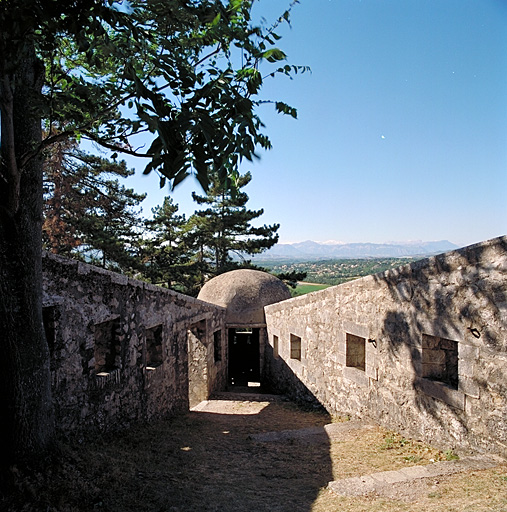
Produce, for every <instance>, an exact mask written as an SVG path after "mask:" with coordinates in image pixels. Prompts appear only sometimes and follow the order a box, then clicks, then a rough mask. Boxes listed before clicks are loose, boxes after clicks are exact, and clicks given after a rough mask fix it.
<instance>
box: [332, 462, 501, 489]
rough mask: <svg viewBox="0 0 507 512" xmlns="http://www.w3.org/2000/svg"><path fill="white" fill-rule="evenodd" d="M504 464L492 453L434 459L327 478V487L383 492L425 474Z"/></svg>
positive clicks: (444, 474)
mask: <svg viewBox="0 0 507 512" xmlns="http://www.w3.org/2000/svg"><path fill="white" fill-rule="evenodd" d="M502 463H503V464H505V461H504V460H503V459H502V460H500V459H499V458H497V457H494V456H484V455H476V456H469V457H463V458H461V459H459V460H452V461H441V462H434V463H433V464H428V465H425V466H411V467H408V468H403V469H399V470H395V471H382V472H379V473H371V474H369V475H363V476H356V477H351V478H344V479H341V480H333V481H332V482H329V484H328V489H330V490H331V491H332V492H334V493H335V494H338V495H340V496H365V495H368V494H383V491H384V490H385V489H386V488H390V487H391V486H392V485H393V484H404V483H406V484H410V483H412V482H414V481H417V480H421V479H424V478H436V477H442V476H448V475H453V474H456V473H463V472H469V471H474V470H482V469H490V468H494V467H497V466H499V465H500V464H502Z"/></svg>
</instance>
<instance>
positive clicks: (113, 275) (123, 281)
mask: <svg viewBox="0 0 507 512" xmlns="http://www.w3.org/2000/svg"><path fill="white" fill-rule="evenodd" d="M44 260H49V261H53V262H55V263H57V264H59V265H64V266H67V267H71V268H73V269H74V270H75V271H76V273H77V274H81V275H86V274H94V275H96V276H104V277H106V278H109V280H110V282H111V283H112V284H116V285H118V286H133V287H139V288H143V289H144V290H147V291H150V292H155V293H162V294H163V295H168V296H172V297H176V298H179V299H181V300H185V301H186V302H188V303H191V304H194V305H196V306H208V307H213V308H215V309H218V310H222V311H225V310H226V308H224V307H222V306H218V305H216V304H211V303H210V302H206V301H203V300H200V299H196V298H195V297H191V296H190V295H185V294H183V293H179V292H176V291H174V290H170V289H169V288H163V287H162V286H157V285H154V284H151V283H147V282H145V281H141V280H139V279H133V278H130V277H127V276H125V275H123V274H119V273H118V272H113V271H111V270H106V269H103V268H100V267H96V266H95V265H90V264H89V263H84V262H82V261H78V260H73V259H70V258H65V257H63V256H60V255H58V254H52V253H50V252H47V251H42V261H43V264H44ZM43 269H44V267H43Z"/></svg>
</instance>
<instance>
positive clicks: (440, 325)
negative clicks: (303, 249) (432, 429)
mask: <svg viewBox="0 0 507 512" xmlns="http://www.w3.org/2000/svg"><path fill="white" fill-rule="evenodd" d="M496 242H497V243H499V244H500V249H501V250H504V251H505V250H507V247H506V245H507V243H506V241H505V239H500V240H499V241H498V240H497V241H496ZM487 251H492V248H491V243H486V244H484V245H483V246H478V247H477V246H476V247H473V248H465V249H461V250H459V251H454V252H452V253H446V254H442V255H439V256H436V257H434V258H430V259H429V260H422V261H420V262H416V263H414V264H412V265H406V266H403V267H400V268H399V269H395V270H392V271H389V272H387V273H385V274H378V275H375V276H374V279H375V281H376V282H377V284H379V285H380V286H387V289H388V291H389V294H390V297H391V299H392V300H393V302H394V303H395V304H396V307H395V308H394V309H393V310H391V311H388V312H387V313H386V314H385V316H384V320H383V325H382V329H381V333H380V335H381V338H382V340H383V341H384V342H385V345H386V350H387V357H388V358H389V359H390V360H391V362H392V363H394V364H395V363H396V362H401V363H402V364H404V362H405V360H406V357H408V358H409V359H410V363H411V365H412V370H413V375H414V378H413V381H412V386H413V388H414V390H415V392H416V398H415V403H416V407H417V409H418V410H419V412H421V413H424V414H428V415H430V416H431V417H432V418H433V419H434V421H435V422H437V423H438V425H439V426H440V427H441V428H442V429H443V430H444V431H446V432H447V433H449V426H450V422H452V424H453V432H454V433H455V435H458V436H461V435H466V433H467V421H466V417H465V413H464V411H463V407H462V406H460V405H457V404H456V403H453V401H452V399H451V400H450V402H448V401H447V400H445V399H444V400H438V401H436V395H438V392H437V393H436V395H435V393H433V392H432V389H435V390H437V391H438V390H439V389H440V390H441V392H442V393H443V395H445V394H448V395H449V396H451V398H452V393H453V391H452V388H457V390H459V391H465V394H466V386H467V384H469V385H470V384H471V385H473V386H474V387H475V389H477V386H478V388H479V390H480V393H482V392H483V391H484V390H486V389H487V388H488V387H490V388H491V385H492V384H491V381H495V379H490V378H489V376H488V374H485V373H484V365H481V364H480V361H479V359H478V354H479V352H478V350H475V349H476V348H478V347H485V348H487V349H489V350H493V351H503V352H505V350H506V348H507V340H505V339H502V338H500V337H499V335H498V331H497V330H495V328H494V325H495V323H501V322H505V320H504V319H502V312H501V310H500V309H499V307H498V304H501V303H505V302H507V291H506V289H505V286H504V284H502V281H501V280H498V281H495V280H494V279H490V276H491V274H492V273H494V272H497V271H500V272H502V269H501V268H500V266H499V265H498V262H497V263H495V260H494V258H492V259H490V260H488V255H487V254H486V252H487ZM497 254H498V253H497ZM490 255H491V252H490ZM490 255H489V256H490ZM503 272H505V271H503ZM503 283H505V277H504V278H503ZM504 314H505V313H504ZM424 335H428V338H431V337H434V338H438V339H441V338H445V339H448V340H455V341H456V342H459V344H460V345H461V348H462V350H460V353H461V354H460V356H459V358H458V348H457V347H458V345H456V368H455V370H452V369H451V371H455V372H456V376H455V377H456V383H457V385H456V386H453V385H452V383H451V382H445V377H444V378H443V379H442V380H444V382H443V383H438V384H436V385H434V384H432V383H431V382H430V383H428V382H427V381H428V380H436V381H438V380H440V378H438V377H437V378H432V377H431V376H430V378H428V379H426V378H425V377H426V376H425V372H426V370H423V361H422V352H423V350H424V349H423V343H424V341H423V339H424ZM430 342H431V339H430ZM463 347H465V348H470V349H471V350H468V351H467V350H463ZM423 357H424V356H423ZM442 357H443V356H442ZM462 357H466V358H467V363H468V364H467V365H466V366H465V365H463V369H462V368H461V367H460V366H461V364H462V363H464V361H465V360H464V359H462ZM474 358H475V359H474ZM445 364H446V365H449V363H448V362H446V363H445ZM479 366H481V372H483V373H481V375H478V374H477V373H476V374H467V372H470V371H471V372H472V373H475V369H478V367H479ZM425 368H426V367H425ZM430 372H431V369H430ZM496 382H497V388H498V389H496V390H495V391H496V392H500V393H502V394H503V396H505V393H506V392H507V388H506V386H505V384H501V383H500V384H498V379H496ZM425 384H428V385H427V386H425ZM439 386H440V387H439ZM428 390H429V391H428ZM458 395H459V393H458V391H456V393H455V396H458ZM464 399H465V398H464V397H463V400H464ZM463 403H464V402H463ZM444 410H445V414H443V412H444ZM402 414H410V412H409V411H402ZM413 419H416V418H413ZM414 424H417V423H414ZM458 425H459V427H457V426H458Z"/></svg>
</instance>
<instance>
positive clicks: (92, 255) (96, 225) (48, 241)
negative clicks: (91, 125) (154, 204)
mask: <svg viewBox="0 0 507 512" xmlns="http://www.w3.org/2000/svg"><path fill="white" fill-rule="evenodd" d="M133 172H134V171H133V170H129V169H127V167H126V164H125V162H124V161H121V162H113V161H110V160H107V159H105V158H101V157H96V156H93V155H89V154H87V153H85V152H83V151H81V150H79V149H78V146H77V143H75V142H72V141H60V142H58V143H56V144H55V145H53V147H52V148H50V150H49V151H48V155H47V156H46V160H45V164H44V200H45V201H44V225H43V242H44V246H45V248H46V249H47V250H49V251H51V252H54V253H56V254H62V255H65V256H72V257H77V258H80V259H84V260H86V261H89V262H92V263H94V264H97V265H100V266H102V267H106V268H109V269H113V270H117V271H122V272H127V271H129V270H132V269H133V268H135V266H136V255H135V242H136V239H137V238H138V237H139V228H140V226H141V220H140V218H139V214H140V210H139V209H138V208H137V207H138V206H139V204H140V203H141V201H142V200H143V199H144V197H145V195H144V194H137V193H135V192H134V191H133V190H132V189H129V188H126V187H125V186H123V185H121V184H120V182H119V178H126V177H128V176H131V175H132V174H133Z"/></svg>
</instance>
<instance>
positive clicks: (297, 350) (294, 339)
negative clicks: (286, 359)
mask: <svg viewBox="0 0 507 512" xmlns="http://www.w3.org/2000/svg"><path fill="white" fill-rule="evenodd" d="M290 358H291V359H296V360H298V361H301V338H300V337H299V336H296V335H295V334H291V335H290Z"/></svg>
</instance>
